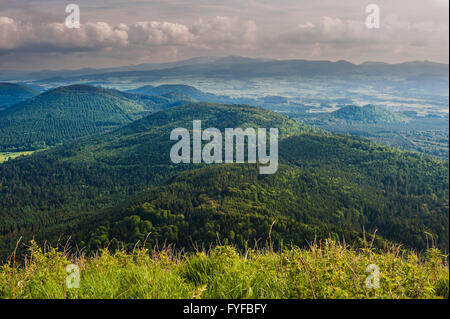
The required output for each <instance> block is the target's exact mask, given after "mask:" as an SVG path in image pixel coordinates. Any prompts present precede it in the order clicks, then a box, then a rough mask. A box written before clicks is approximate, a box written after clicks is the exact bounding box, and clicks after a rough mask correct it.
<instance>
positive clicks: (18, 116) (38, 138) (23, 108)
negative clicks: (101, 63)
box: [0, 85, 194, 151]
mask: <svg viewBox="0 0 450 319" xmlns="http://www.w3.org/2000/svg"><path fill="white" fill-rule="evenodd" d="M192 101H194V100H193V99H192V98H190V97H188V96H185V95H183V94H180V93H167V94H165V95H161V96H145V95H140V94H132V93H124V92H120V91H117V90H110V89H104V88H98V87H93V86H88V85H70V86H66V87H59V88H56V89H52V90H49V91H47V92H45V93H43V94H40V95H38V96H36V97H33V98H31V99H28V100H25V101H23V102H20V103H18V104H15V105H13V106H11V107H9V108H7V109H6V110H4V111H2V112H0V151H29V150H37V149H43V148H46V147H48V146H54V145H56V144H59V143H62V142H66V141H69V140H73V139H76V138H79V137H82V136H87V135H92V134H95V133H99V132H104V131H107V130H112V129H116V128H118V127H120V126H122V125H124V124H128V123H131V122H133V121H134V120H137V119H139V118H141V117H143V116H145V115H148V114H150V113H151V112H154V111H157V110H160V109H163V108H166V107H172V106H176V105H180V104H184V103H187V102H192Z"/></svg>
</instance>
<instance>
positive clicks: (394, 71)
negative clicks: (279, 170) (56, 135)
mask: <svg viewBox="0 0 450 319" xmlns="http://www.w3.org/2000/svg"><path fill="white" fill-rule="evenodd" d="M448 72H449V67H448V64H440V63H433V62H428V61H415V62H405V63H399V64H389V63H383V62H365V63H362V64H359V65H356V64H353V63H350V62H347V61H345V60H339V61H337V62H331V61H310V60H271V59H252V58H246V57H238V56H232V57H225V58H219V57H200V58H193V59H189V60H183V61H178V62H171V63H161V64H140V65H136V66H124V67H116V68H106V69H90V68H89V69H80V70H61V71H39V72H28V73H27V72H22V73H20V72H19V73H17V72H16V73H11V72H10V73H9V74H8V73H5V77H6V78H8V77H9V78H11V77H14V78H26V79H28V80H40V81H41V82H52V81H53V82H55V81H61V80H63V79H64V80H66V81H68V80H70V81H81V80H89V81H102V80H106V79H108V78H127V77H133V78H134V79H136V78H138V79H140V80H154V79H157V78H160V77H161V76H183V75H191V76H192V75H195V76H205V77H233V78H251V77H273V76H290V75H299V76H350V75H355V76H356V75H364V76H397V77H417V76H427V77H441V76H444V77H445V76H446V77H448V74H449V73H448ZM17 74H20V75H17ZM0 78H1V77H0Z"/></svg>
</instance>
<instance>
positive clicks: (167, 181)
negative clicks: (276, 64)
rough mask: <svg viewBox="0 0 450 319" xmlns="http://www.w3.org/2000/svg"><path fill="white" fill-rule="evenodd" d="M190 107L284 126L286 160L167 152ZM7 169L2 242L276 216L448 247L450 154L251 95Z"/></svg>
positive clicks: (220, 226)
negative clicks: (184, 160) (271, 166)
mask: <svg viewBox="0 0 450 319" xmlns="http://www.w3.org/2000/svg"><path fill="white" fill-rule="evenodd" d="M194 119H201V120H202V127H203V128H208V127H217V128H219V129H220V130H221V131H223V129H224V128H226V127H266V128H270V127H278V128H279V130H280V141H279V156H280V163H281V165H280V169H279V170H278V172H277V173H275V174H273V175H268V176H263V175H259V174H257V169H256V165H242V164H233V165H205V164H201V165H200V164H196V165H189V164H182V165H176V164H172V163H171V162H170V158H169V152H170V148H171V145H173V142H171V141H170V139H169V136H170V131H171V130H172V129H173V128H176V127H185V128H188V129H190V128H192V120H194ZM181 170H184V171H185V172H181ZM180 174H181V175H180ZM0 176H1V180H0V192H1V193H2V196H1V197H0V211H1V214H2V218H1V221H0V232H1V234H2V235H1V236H0V247H2V249H3V251H4V252H6V251H8V252H9V251H10V250H11V247H8V245H9V246H10V245H11V244H12V243H14V242H15V240H16V239H17V238H18V237H19V236H20V235H21V234H23V235H25V236H26V237H28V238H29V237H30V236H31V235H35V237H36V238H41V239H48V240H50V239H56V240H57V238H58V237H59V236H60V235H61V234H66V235H69V234H70V235H72V236H73V237H76V239H77V240H78V242H79V243H81V242H82V243H84V244H86V245H89V247H91V248H92V249H95V248H96V247H100V246H101V244H102V243H103V242H104V240H110V239H112V238H118V239H121V240H124V241H126V242H129V243H135V242H136V239H141V237H142V236H143V234H145V235H147V233H148V232H147V231H149V230H150V231H151V232H152V233H153V234H154V236H155V237H152V239H151V240H156V239H158V240H160V241H161V240H163V241H164V240H167V241H169V242H173V243H177V244H178V245H182V246H189V244H188V243H189V242H190V238H191V239H195V240H196V241H198V242H201V243H205V244H207V243H208V242H210V241H211V240H212V234H216V235H217V234H219V235H220V238H223V239H225V238H226V239H227V241H228V242H230V243H231V242H233V243H236V244H238V245H242V244H243V243H245V242H246V241H253V240H257V239H259V238H265V237H266V235H267V225H269V224H271V223H272V222H273V220H275V219H276V220H277V223H276V224H275V225H274V231H275V233H274V239H276V240H277V241H281V240H283V242H285V243H293V244H299V245H301V244H304V243H305V238H306V239H310V238H311V236H314V235H317V236H326V237H328V235H329V234H330V233H333V234H335V235H339V236H342V235H344V236H345V237H346V238H347V239H349V240H350V239H354V240H357V239H358V238H360V237H361V236H362V233H363V229H365V231H366V232H373V231H375V229H378V234H379V235H381V236H382V237H383V238H385V239H388V240H392V241H397V242H401V243H403V244H405V245H406V246H408V247H413V248H417V249H423V248H426V245H427V237H428V239H430V238H433V241H434V242H435V243H436V244H437V245H438V246H439V247H441V248H443V249H445V250H448V163H447V162H444V161H440V160H437V159H434V158H432V157H428V156H424V155H419V154H413V153H406V152H400V151H397V150H393V149H390V148H387V147H384V146H380V145H377V144H374V143H372V142H369V141H367V140H362V139H360V138H356V137H349V136H340V135H335V134H331V133H325V132H321V131H314V130H312V129H309V128H306V127H304V126H302V125H301V124H299V123H297V122H295V121H293V120H291V119H289V118H288V117H285V116H283V115H280V114H278V113H274V112H271V111H268V110H264V109H259V108H255V107H248V106H238V105H221V104H205V103H194V104H187V105H183V106H178V107H173V108H168V109H165V110H163V111H159V112H156V113H153V114H151V115H149V116H147V117H145V118H143V119H140V120H138V121H136V122H133V123H131V124H129V125H127V126H125V127H123V128H120V129H118V130H115V131H113V132H108V133H106V134H102V135H98V136H95V137H89V138H84V139H81V140H77V141H75V142H71V143H69V144H67V145H63V146H60V147H57V148H55V149H53V150H49V151H46V152H41V153H37V154H34V155H31V156H30V157H27V158H22V159H17V160H13V161H10V162H7V163H4V164H2V165H0ZM158 185H159V186H158ZM155 187H156V188H155ZM121 201H126V202H125V203H122V204H120V202H121ZM146 203H147V204H146ZM108 207H109V208H108ZM102 208H103V209H107V210H106V211H104V210H102ZM99 209H100V210H99ZM233 234H234V235H233ZM238 235H239V236H238ZM215 238H217V237H215Z"/></svg>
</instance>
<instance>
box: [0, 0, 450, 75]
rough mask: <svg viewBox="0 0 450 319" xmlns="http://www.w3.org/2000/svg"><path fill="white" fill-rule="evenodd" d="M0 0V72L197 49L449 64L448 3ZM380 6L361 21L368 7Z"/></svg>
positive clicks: (150, 59)
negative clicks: (374, 22)
mask: <svg viewBox="0 0 450 319" xmlns="http://www.w3.org/2000/svg"><path fill="white" fill-rule="evenodd" d="M69 3H70V2H67V1H61V0H51V1H50V0H33V1H31V0H15V1H12V0H0V69H2V70H30V71H37V70H70V69H81V68H110V67H118V66H130V65H138V64H156V63H164V62H169V61H180V60H186V59H190V58H194V57H202V56H245V57H254V58H274V59H278V60H292V59H305V60H330V61H337V60H346V61H349V62H351V63H354V64H360V63H362V62H364V61H380V62H385V63H402V62H406V61H424V60H428V61H433V62H436V63H444V64H448V59H449V47H448V46H449V43H448V36H449V27H448V25H449V23H448V0H425V1H422V0H414V1H406V0H399V1H395V2H392V1H388V0H379V1H376V2H368V3H365V2H364V3H362V2H361V1H358V0H349V1H346V2H345V3H336V2H335V1H332V0H322V1H320V2H315V3H311V2H310V1H296V2H292V1H288V0H280V1H277V2H271V1H267V0H249V1H245V2H242V1H237V0H224V1H220V2H219V1H211V0H208V1H207V0H196V1H194V0H184V1H181V0H166V1H160V0H154V1H142V0H134V1H123V0H111V1H108V3H106V4H105V3H102V1H99V0H77V1H73V3H74V4H76V5H78V6H79V8H80V23H81V28H79V29H68V28H66V26H65V20H66V17H67V16H68V15H69V14H68V13H66V12H65V9H66V5H68V4H69ZM369 3H375V4H376V5H378V6H379V9H380V28H373V29H370V28H367V27H366V24H365V20H366V18H367V16H368V15H369V14H368V13H367V12H366V6H367V5H368V4H369Z"/></svg>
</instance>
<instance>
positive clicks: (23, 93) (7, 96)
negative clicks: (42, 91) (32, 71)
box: [0, 82, 39, 110]
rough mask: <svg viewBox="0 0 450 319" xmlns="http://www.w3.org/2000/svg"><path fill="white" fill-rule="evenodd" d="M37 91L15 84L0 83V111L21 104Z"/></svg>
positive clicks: (37, 92) (36, 93)
mask: <svg viewBox="0 0 450 319" xmlns="http://www.w3.org/2000/svg"><path fill="white" fill-rule="evenodd" d="M38 94H39V91H37V90H35V89H33V88H30V87H27V86H25V85H22V84H17V83H3V82H2V83H0V110H2V109H5V108H7V107H10V106H11V105H14V104H16V103H19V102H22V101H24V100H26V99H29V98H31V97H33V96H35V95H38Z"/></svg>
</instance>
